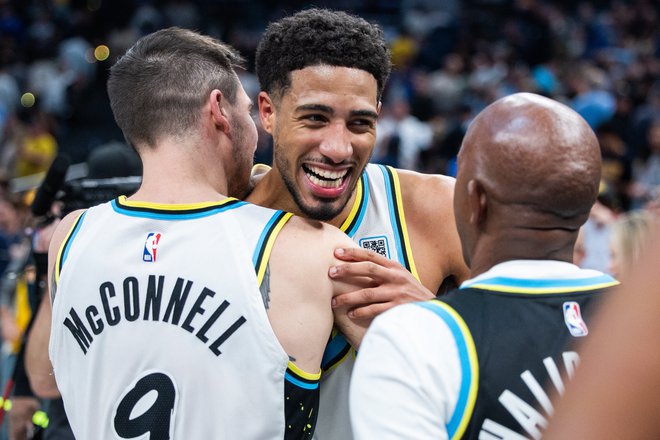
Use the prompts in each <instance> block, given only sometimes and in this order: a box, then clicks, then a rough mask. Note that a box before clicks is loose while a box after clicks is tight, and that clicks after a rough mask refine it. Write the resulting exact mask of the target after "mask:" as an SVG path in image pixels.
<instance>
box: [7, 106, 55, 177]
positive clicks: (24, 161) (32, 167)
mask: <svg viewBox="0 0 660 440" xmlns="http://www.w3.org/2000/svg"><path fill="white" fill-rule="evenodd" d="M24 115H25V116H24V120H23V121H22V122H24V123H25V125H26V132H25V136H24V137H23V139H22V141H20V144H19V146H18V150H17V152H16V163H15V168H16V172H15V176H16V177H23V176H29V175H32V174H38V173H45V172H46V171H47V170H48V167H49V166H50V164H51V162H52V161H53V159H54V158H55V155H56V154H57V141H56V140H55V137H54V136H53V134H52V129H51V121H50V119H49V116H48V115H47V114H46V113H45V112H44V111H42V110H41V109H39V108H31V109H29V110H28V111H26V112H25V114H24Z"/></svg>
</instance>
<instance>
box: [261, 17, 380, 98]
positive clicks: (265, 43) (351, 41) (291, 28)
mask: <svg viewBox="0 0 660 440" xmlns="http://www.w3.org/2000/svg"><path fill="white" fill-rule="evenodd" d="M316 65H329V66H342V67H352V68H356V69H361V70H365V71H367V72H369V73H370V74H372V75H373V76H374V78H376V82H377V84H378V99H379V100H380V98H381V96H382V93H383V88H384V87H385V83H386V81H387V77H388V76H389V74H390V70H391V68H392V64H391V61H390V52H389V49H388V47H387V44H386V43H385V38H384V36H383V30H382V29H381V28H380V26H378V25H376V24H371V23H369V22H367V21H366V20H364V19H362V18H360V17H357V16H354V15H349V14H347V13H345V12H341V11H332V10H328V9H307V10H304V11H301V12H298V13H297V14H295V15H292V16H289V17H285V18H283V19H281V20H279V21H276V22H273V23H270V24H269V25H268V27H267V28H266V32H265V33H264V35H263V37H262V38H261V41H260V42H259V46H258V47H257V54H256V71H257V76H258V78H259V83H260V85H261V90H264V91H266V92H268V93H269V94H270V95H271V96H273V98H274V99H276V100H278V99H280V98H281V97H282V95H283V94H284V92H285V91H286V90H287V89H288V88H289V87H290V86H291V76H290V72H292V71H294V70H298V69H303V68H305V67H307V66H316Z"/></svg>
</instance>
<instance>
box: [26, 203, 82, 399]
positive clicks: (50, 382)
mask: <svg viewBox="0 0 660 440" xmlns="http://www.w3.org/2000/svg"><path fill="white" fill-rule="evenodd" d="M80 213H81V211H77V212H74V213H71V214H69V215H68V216H66V217H65V218H64V219H63V220H62V221H61V222H60V224H59V225H57V228H56V229H55V231H54V232H53V236H52V239H51V240H50V244H49V250H48V279H49V280H50V283H49V288H48V292H47V293H45V294H44V295H43V298H42V300H41V304H40V305H39V310H38V312H37V316H36V317H35V320H34V323H33V324H32V329H31V330H30V334H29V336H28V342H27V347H26V351H25V369H26V371H27V374H28V378H29V379H30V386H31V387H32V390H33V391H34V393H35V394H36V395H37V396H39V397H42V398H55V397H58V396H59V390H58V389H57V384H56V383H55V376H53V365H52V364H51V362H50V358H49V357H48V341H49V338H50V331H51V313H52V308H51V305H52V300H53V298H54V297H55V291H56V288H57V286H56V283H55V277H54V270H53V269H54V266H55V260H56V258H57V253H58V252H59V249H60V246H61V244H62V241H63V240H64V238H65V237H66V235H67V234H68V232H69V230H70V229H71V227H72V225H73V222H74V221H75V219H76V218H78V216H79V215H80Z"/></svg>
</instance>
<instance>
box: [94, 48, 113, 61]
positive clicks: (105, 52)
mask: <svg viewBox="0 0 660 440" xmlns="http://www.w3.org/2000/svg"><path fill="white" fill-rule="evenodd" d="M109 56H110V48H108V46H106V45H105V44H101V45H99V46H96V49H94V58H96V59H97V60H98V61H105V60H107V59H108V57H109Z"/></svg>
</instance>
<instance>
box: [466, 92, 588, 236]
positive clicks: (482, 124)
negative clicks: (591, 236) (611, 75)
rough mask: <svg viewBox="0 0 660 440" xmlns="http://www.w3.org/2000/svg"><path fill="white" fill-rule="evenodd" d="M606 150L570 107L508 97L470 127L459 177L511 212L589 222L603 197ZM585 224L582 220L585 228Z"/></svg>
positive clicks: (526, 95)
mask: <svg viewBox="0 0 660 440" xmlns="http://www.w3.org/2000/svg"><path fill="white" fill-rule="evenodd" d="M600 172H601V158H600V148H599V146H598V141H597V139H596V136H595V134H594V132H593V131H592V130H591V128H590V127H589V125H588V124H587V123H586V122H585V121H584V119H582V117H580V115H578V114H577V113H576V112H575V111H573V110H572V109H570V108H569V107H567V106H565V105H563V104H560V103H558V102H557V101H553V100H551V99H548V98H544V97H542V96H539V95H534V94H531V93H518V94H514V95H511V96H507V97H505V98H502V99H500V100H498V101H496V102H494V103H493V104H491V105H490V106H488V107H487V108H486V109H484V110H483V111H482V112H481V113H480V114H479V115H478V116H477V117H476V118H475V120H474V121H473V122H472V124H471V125H470V127H469V129H468V131H467V134H466V135H465V139H464V141H463V145H462V147H461V152H460V156H459V173H463V174H465V175H464V176H463V177H465V178H468V179H478V180H479V181H480V182H481V183H482V184H483V186H484V188H485V189H486V190H487V192H488V194H489V197H491V198H493V199H494V200H496V201H497V202H499V203H501V204H503V205H505V206H510V207H511V210H515V211H520V210H530V211H536V212H538V213H544V214H547V215H549V216H555V217H557V218H560V219H567V220H568V219H574V218H582V217H584V219H583V220H582V221H584V220H586V215H587V214H588V212H589V210H590V208H591V206H592V205H593V203H594V201H595V200H596V196H597V195H598V183H599V181H600ZM582 221H579V223H580V224H581V223H582Z"/></svg>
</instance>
